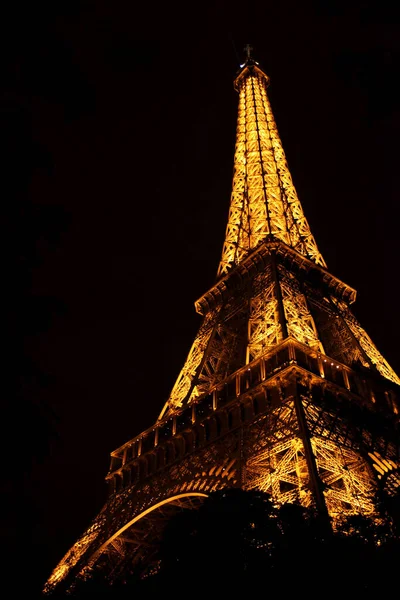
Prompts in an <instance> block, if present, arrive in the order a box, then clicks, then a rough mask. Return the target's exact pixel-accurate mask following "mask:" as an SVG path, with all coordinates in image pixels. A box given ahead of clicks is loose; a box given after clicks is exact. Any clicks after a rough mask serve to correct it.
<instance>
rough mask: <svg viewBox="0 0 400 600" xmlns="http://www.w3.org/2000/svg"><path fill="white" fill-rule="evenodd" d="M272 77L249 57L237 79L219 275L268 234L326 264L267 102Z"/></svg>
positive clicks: (248, 48)
mask: <svg viewBox="0 0 400 600" xmlns="http://www.w3.org/2000/svg"><path fill="white" fill-rule="evenodd" d="M268 84H269V78H268V76H267V75H266V74H265V73H264V72H263V71H262V70H261V68H260V67H259V66H258V63H257V62H255V61H254V60H253V59H252V58H251V56H250V47H249V46H247V58H246V61H245V62H244V64H243V65H241V68H240V71H239V73H238V75H237V77H236V79H235V82H234V86H235V89H236V90H237V91H238V92H239V110H238V120H237V132H236V148H235V157H234V173H233V183H232V195H231V203H230V209H229V218H228V226H227V229H226V235H225V242H224V247H223V250H222V257H221V262H220V265H219V268H218V276H223V275H225V274H226V273H228V272H229V270H230V269H231V268H232V267H234V266H235V265H237V264H239V263H240V262H241V261H242V259H243V258H244V257H245V256H247V254H248V253H249V252H250V251H251V250H253V248H255V247H256V246H258V245H259V244H260V242H262V241H263V240H264V239H266V238H267V237H273V238H275V239H279V240H282V241H283V242H285V243H286V244H288V246H291V247H292V248H294V249H295V250H297V251H298V252H300V253H301V254H303V255H304V256H307V257H308V258H309V259H311V260H313V261H314V262H315V263H317V264H318V265H321V266H323V267H325V266H326V264H325V261H324V259H323V258H322V255H321V253H320V252H319V250H318V247H317V244H316V243H315V240H314V237H313V235H312V233H311V230H310V227H309V225H308V223H307V220H306V218H305V216H304V213H303V209H302V207H301V204H300V201H299V199H298V197H297V192H296V189H295V187H294V185H293V182H292V177H291V175H290V171H289V167H288V164H287V162H286V157H285V153H284V151H283V147H282V142H281V139H280V137H279V134H278V130H277V127H276V123H275V119H274V115H273V114H272V110H271V105H270V103H269V100H268V95H267V87H268Z"/></svg>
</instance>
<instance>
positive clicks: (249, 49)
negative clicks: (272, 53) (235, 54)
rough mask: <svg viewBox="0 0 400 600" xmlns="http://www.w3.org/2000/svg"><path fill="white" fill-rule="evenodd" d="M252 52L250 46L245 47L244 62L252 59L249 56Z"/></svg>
mask: <svg viewBox="0 0 400 600" xmlns="http://www.w3.org/2000/svg"><path fill="white" fill-rule="evenodd" d="M252 50H254V48H253V46H250V44H246V45H245V47H244V51H245V52H246V60H247V61H249V60H251V59H252V56H251V52H252Z"/></svg>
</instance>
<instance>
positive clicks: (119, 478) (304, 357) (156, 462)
mask: <svg viewBox="0 0 400 600" xmlns="http://www.w3.org/2000/svg"><path fill="white" fill-rule="evenodd" d="M291 366H297V368H300V369H302V370H304V371H305V372H307V373H308V374H309V375H310V376H311V377H314V378H318V379H319V380H324V381H326V382H328V384H329V385H330V386H331V387H332V386H334V387H335V388H337V389H338V390H339V391H340V390H343V391H345V392H346V395H347V397H350V398H351V400H352V402H354V403H355V404H358V405H363V406H366V407H367V408H369V409H371V410H380V409H382V410H386V411H391V412H396V411H397V410H398V399H397V398H396V397H395V395H394V394H393V395H391V396H390V397H389V395H388V392H387V391H385V389H387V386H385V389H384V388H382V389H380V388H379V386H376V385H374V386H373V385H372V384H371V380H370V378H368V377H366V378H364V377H363V376H362V375H360V374H359V373H356V372H355V371H354V370H352V369H350V368H349V367H347V366H345V365H343V364H341V363H339V362H337V361H335V360H333V359H331V358H329V357H327V356H324V355H323V354H320V353H319V352H318V351H316V350H313V349H311V348H310V347H309V346H306V345H304V344H301V343H299V342H297V341H296V340H294V339H293V338H288V339H286V340H285V341H284V342H282V343H281V344H279V345H278V346H276V347H275V348H274V350H273V351H270V352H268V353H266V354H265V355H263V356H262V357H260V358H257V359H256V360H254V361H252V362H251V363H249V364H248V365H246V366H244V367H242V368H241V369H239V370H238V371H236V372H235V373H233V374H232V375H231V376H229V377H228V378H227V379H226V380H225V381H224V382H222V383H221V384H219V385H218V386H216V387H215V388H214V389H213V390H212V391H211V392H210V393H209V394H207V395H205V396H203V397H200V399H199V400H198V401H197V402H196V403H193V404H191V405H190V406H188V407H187V408H185V409H184V410H182V411H180V412H178V411H177V412H176V413H175V414H174V415H173V416H169V417H167V418H165V419H163V420H160V421H157V423H156V424H155V425H154V426H153V427H152V428H150V429H148V430H146V431H144V432H143V433H141V434H140V435H139V436H137V437H136V438H134V439H132V440H130V441H129V442H127V443H126V444H124V445H123V446H121V447H120V448H118V449H117V450H115V451H114V452H113V453H112V454H111V465H110V471H109V474H108V475H107V479H108V481H109V482H110V484H111V486H110V491H111V493H114V492H115V491H117V490H118V489H120V488H121V486H122V487H124V486H126V485H132V483H134V481H136V480H142V479H143V478H144V477H146V476H147V475H149V474H150V473H152V472H154V470H157V469H158V468H161V467H164V466H166V465H167V464H169V463H171V462H172V461H173V460H174V459H175V458H176V457H177V455H179V454H181V452H180V445H181V446H182V447H185V449H186V451H187V448H188V446H190V443H189V444H188V442H187V440H186V442H185V441H184V437H182V436H183V434H184V433H185V432H190V431H192V430H196V444H197V445H203V444H204V443H207V441H208V440H209V439H210V437H213V438H215V437H216V436H218V435H222V434H223V433H225V432H227V431H230V430H232V429H233V428H234V427H235V426H238V425H240V424H242V423H243V422H244V421H246V420H249V419H251V418H254V416H256V415H257V414H261V413H263V412H265V411H266V410H267V406H268V404H269V405H271V404H275V405H276V403H277V402H279V389H278V386H277V385H275V382H274V380H276V379H277V377H278V376H279V375H282V372H283V371H284V370H285V369H287V368H288V367H291ZM268 382H269V385H268ZM249 398H251V400H252V407H251V409H248V407H247V408H246V400H248V399H249ZM238 399H239V400H240V401H239V403H238ZM247 405H248V402H247ZM234 406H235V407H236V408H237V407H238V410H240V411H242V413H244V412H245V411H246V410H247V411H248V414H247V415H245V414H241V415H239V417H235V416H233V415H234V411H233V407H234ZM224 412H225V413H226V414H223V413H224ZM213 414H214V415H216V416H217V415H218V419H217V420H216V423H213V424H212V427H213V428H214V430H213V431H212V432H210V431H209V429H210V427H211V422H210V416H211V415H213ZM204 425H206V427H204ZM172 441H173V444H171V442H172ZM191 449H194V448H191ZM144 459H145V460H144Z"/></svg>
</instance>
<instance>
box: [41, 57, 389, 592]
mask: <svg viewBox="0 0 400 600" xmlns="http://www.w3.org/2000/svg"><path fill="white" fill-rule="evenodd" d="M268 84H269V78H268V76H267V75H266V74H265V73H264V71H263V70H262V69H261V68H260V66H259V64H258V63H257V62H256V61H255V60H254V59H253V58H252V56H251V48H250V47H249V46H247V48H246V59H245V62H244V64H242V65H241V66H240V70H239V72H238V74H237V76H236V79H235V81H234V86H235V89H236V90H237V92H238V94H239V110H238V121H237V136H236V148H235V155H234V174H233V184H232V195H231V202H230V208H229V216H228V226H227V229H226V236H225V242H224V245H223V251H222V258H221V261H220V264H219V268H218V275H217V279H216V283H215V285H214V286H213V287H212V288H211V289H210V290H208V291H207V292H206V293H205V294H204V295H203V296H202V297H201V298H199V300H197V302H196V303H195V307H196V310H197V312H198V313H199V314H200V315H202V317H203V320H202V324H201V326H200V329H199V332H198V334H197V336H196V338H195V340H194V343H193V345H192V347H191V349H190V351H189V354H188V356H187V358H186V361H185V363H184V366H183V368H182V370H181V372H180V374H179V376H178V378H177V380H176V383H175V385H174V386H173V389H172V391H171V394H170V396H169V398H168V400H167V401H166V402H165V405H164V407H163V408H162V410H161V412H160V416H159V418H158V420H157V421H156V422H155V423H154V424H152V425H151V427H150V428H149V429H147V430H146V431H144V432H142V433H140V434H139V435H136V436H135V437H134V438H132V439H131V440H129V441H128V442H127V443H126V444H124V445H123V446H122V447H121V448H118V449H117V450H115V451H114V452H112V453H111V466H110V470H109V473H108V474H107V477H106V479H107V481H108V483H109V497H108V500H107V502H106V503H105V505H104V507H103V509H102V510H101V512H100V513H99V514H98V515H97V516H96V517H95V519H94V520H93V522H92V523H91V524H90V526H89V527H88V529H87V530H86V531H85V532H84V533H83V534H82V536H81V537H80V538H79V539H78V540H77V542H76V543H75V544H74V546H73V547H72V548H71V549H70V550H69V552H68V553H67V554H66V555H65V557H64V558H63V559H62V560H61V562H60V563H59V565H58V566H57V567H56V568H55V570H54V572H53V573H52V574H51V576H50V578H49V579H48V581H47V583H46V586H45V592H47V593H52V592H53V591H54V590H55V589H60V588H62V589H69V588H71V587H73V586H74V584H75V582H77V581H80V580H82V579H86V578H90V576H91V574H92V573H93V572H94V571H96V572H102V573H104V576H105V577H106V578H107V579H108V580H109V581H113V580H114V581H115V580H118V579H119V578H121V577H124V576H125V574H126V573H129V572H131V571H132V570H134V569H135V568H137V567H138V565H141V564H144V565H147V566H148V565H149V564H151V559H152V556H153V555H152V552H154V549H155V548H156V543H157V540H158V539H159V538H160V535H161V533H162V527H163V523H165V520H166V519H167V518H168V517H169V516H170V515H172V514H173V513H174V512H176V511H179V510H180V509H181V508H182V507H187V506H196V505H197V504H198V503H201V502H202V501H203V499H204V497H205V496H207V494H209V493H210V492H212V491H214V490H220V489H222V488H227V487H239V488H242V489H245V490H254V489H258V490H262V491H264V492H267V493H269V494H270V495H271V497H272V498H273V500H274V501H275V502H276V503H277V504H280V503H285V502H300V503H301V504H303V505H305V506H315V507H316V508H317V510H319V511H320V512H321V513H322V514H324V515H325V516H326V517H328V516H329V517H330V521H331V523H332V524H333V527H335V522H337V520H338V518H339V516H342V515H348V514H363V515H370V516H371V518H374V497H375V494H376V492H377V491H379V490H385V491H386V492H387V493H389V494H390V493H393V491H394V490H395V489H397V487H398V486H399V485H400V474H399V465H400V459H399V446H398V439H399V438H398V433H397V431H398V416H399V397H400V395H399V390H400V388H399V384H400V379H399V377H398V376H397V375H396V373H395V372H394V371H393V370H392V368H391V367H390V365H389V364H388V363H387V361H386V360H385V359H384V358H383V356H382V355H381V354H380V353H379V351H378V350H377V348H376V347H375V345H374V344H373V342H372V341H371V339H370V337H369V336H368V335H367V333H366V332H365V331H364V329H363V328H362V327H361V325H360V324H359V323H358V321H357V320H356V319H355V317H354V316H353V314H352V312H351V309H350V306H351V304H352V303H353V302H354V301H355V298H356V292H355V290H354V289H352V288H351V287H349V286H348V285H346V284H345V283H343V282H342V281H340V280H339V279H337V278H336V277H335V276H334V275H331V273H330V272H329V271H328V270H327V267H326V264H325V261H324V259H323V257H322V255H321V253H320V252H319V250H318V247H317V244H316V242H315V240H314V237H313V235H312V233H311V230H310V227H309V225H308V222H307V220H306V218H305V216H304V213H303V209H302V206H301V204H300V201H299V199H298V196H297V193H296V190H295V187H294V185H293V182H292V178H291V175H290V171H289V168H288V165H287V162H286V158H285V153H284V150H283V147H282V142H281V140H280V138H279V134H278V131H277V127H276V124H275V120H274V116H273V113H272V110H271V106H270V103H269V100H268V95H267V88H268Z"/></svg>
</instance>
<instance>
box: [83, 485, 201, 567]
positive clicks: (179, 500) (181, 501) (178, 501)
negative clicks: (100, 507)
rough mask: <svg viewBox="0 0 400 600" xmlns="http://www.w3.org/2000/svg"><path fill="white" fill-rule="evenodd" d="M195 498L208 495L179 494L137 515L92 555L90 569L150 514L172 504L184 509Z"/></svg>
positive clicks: (196, 493) (197, 493)
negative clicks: (123, 535) (119, 538)
mask: <svg viewBox="0 0 400 600" xmlns="http://www.w3.org/2000/svg"><path fill="white" fill-rule="evenodd" d="M193 497H196V498H207V497H208V494H203V493H201V492H187V493H183V494H177V495H175V496H170V497H169V498H165V499H164V500H162V501H161V502H157V504H154V505H153V506H150V507H149V508H147V509H146V510H144V511H143V512H141V513H140V514H139V515H137V516H136V517H134V518H133V519H131V520H130V521H128V523H126V524H125V525H124V526H123V527H121V528H120V529H118V530H117V531H116V532H115V533H114V534H113V535H112V536H111V537H109V538H108V539H107V540H106V541H105V542H104V543H103V544H102V545H101V546H100V547H99V548H98V549H97V550H96V551H95V552H94V553H93V554H92V556H91V557H90V558H89V560H88V567H91V566H93V564H94V563H95V562H96V560H97V559H98V557H99V556H100V555H101V554H102V553H103V552H104V551H105V549H106V548H107V546H109V545H110V544H111V543H112V542H113V541H114V540H116V539H117V538H118V537H120V536H121V535H122V534H123V533H124V532H125V531H127V530H128V529H130V528H131V527H132V526H133V525H134V524H135V523H137V522H138V521H140V520H141V519H143V518H145V517H146V516H147V515H149V514H150V513H152V512H154V511H156V510H159V509H160V508H161V507H163V506H166V505H171V504H174V505H175V506H179V507H180V508H184V507H185V504H186V502H185V499H189V498H193Z"/></svg>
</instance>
